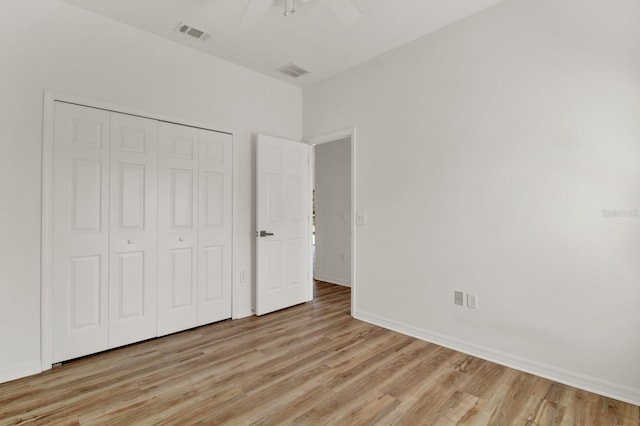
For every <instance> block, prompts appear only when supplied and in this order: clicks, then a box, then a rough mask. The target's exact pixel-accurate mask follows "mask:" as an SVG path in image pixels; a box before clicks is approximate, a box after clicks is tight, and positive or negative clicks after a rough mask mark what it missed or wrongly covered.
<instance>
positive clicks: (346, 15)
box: [321, 0, 362, 26]
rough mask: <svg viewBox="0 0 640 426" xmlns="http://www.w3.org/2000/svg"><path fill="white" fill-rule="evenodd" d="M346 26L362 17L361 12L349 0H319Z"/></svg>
mask: <svg viewBox="0 0 640 426" xmlns="http://www.w3.org/2000/svg"><path fill="white" fill-rule="evenodd" d="M321 1H322V3H324V4H325V6H327V7H328V8H329V10H331V12H333V14H334V15H336V16H337V17H338V18H340V19H342V21H344V23H345V24H346V25H347V26H351V25H353V24H355V23H356V22H358V21H359V20H360V18H362V12H360V10H359V9H358V8H357V7H355V5H354V4H353V3H351V1H350V0H321Z"/></svg>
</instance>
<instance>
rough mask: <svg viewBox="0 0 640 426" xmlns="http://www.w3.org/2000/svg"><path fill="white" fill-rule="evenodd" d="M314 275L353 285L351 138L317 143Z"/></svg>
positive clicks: (323, 279)
mask: <svg viewBox="0 0 640 426" xmlns="http://www.w3.org/2000/svg"><path fill="white" fill-rule="evenodd" d="M315 190H316V206H315V210H316V247H315V267H314V274H313V276H314V278H316V279H318V280H322V281H327V282H330V283H334V284H341V285H346V286H350V285H351V226H350V222H351V140H350V139H342V140H338V141H334V142H327V143H322V144H318V145H316V146H315Z"/></svg>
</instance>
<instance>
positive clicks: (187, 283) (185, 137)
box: [158, 122, 198, 336]
mask: <svg viewBox="0 0 640 426" xmlns="http://www.w3.org/2000/svg"><path fill="white" fill-rule="evenodd" d="M158 140H159V163H158V164H159V168H158V335H159V336H162V335H165V334H169V333H173V332H176V331H180V330H185V329H188V328H191V327H195V326H196V325H197V320H198V304H197V290H198V287H197V279H198V271H197V258H198V232H197V224H198V129H195V128H193V127H187V126H180V125H176V124H170V123H164V122H161V123H159V139H158Z"/></svg>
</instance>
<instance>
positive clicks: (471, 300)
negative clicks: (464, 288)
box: [467, 293, 478, 309]
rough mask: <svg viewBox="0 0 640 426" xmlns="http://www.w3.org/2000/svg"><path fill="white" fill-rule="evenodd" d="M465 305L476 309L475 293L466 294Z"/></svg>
mask: <svg viewBox="0 0 640 426" xmlns="http://www.w3.org/2000/svg"><path fill="white" fill-rule="evenodd" d="M467 307H468V308H469V309H478V296H476V295H475V294H471V293H469V294H467Z"/></svg>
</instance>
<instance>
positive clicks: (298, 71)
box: [278, 64, 311, 78]
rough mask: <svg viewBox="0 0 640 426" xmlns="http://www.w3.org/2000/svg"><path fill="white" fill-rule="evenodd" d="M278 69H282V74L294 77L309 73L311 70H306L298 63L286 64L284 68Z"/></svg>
mask: <svg viewBox="0 0 640 426" xmlns="http://www.w3.org/2000/svg"><path fill="white" fill-rule="evenodd" d="M278 71H280V72H281V73H282V74H286V75H288V76H290V77H293V78H298V77H302V76H303V75H305V74H309V73H310V72H311V71H309V70H305V69H304V68H302V67H300V66H298V65H296V64H289V65H285V66H284V67H282V68H278Z"/></svg>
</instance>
